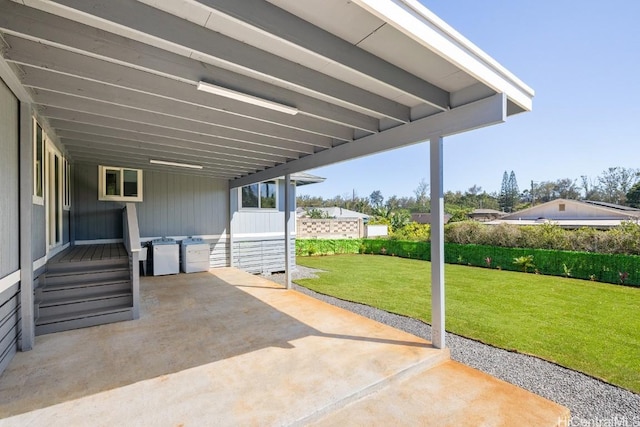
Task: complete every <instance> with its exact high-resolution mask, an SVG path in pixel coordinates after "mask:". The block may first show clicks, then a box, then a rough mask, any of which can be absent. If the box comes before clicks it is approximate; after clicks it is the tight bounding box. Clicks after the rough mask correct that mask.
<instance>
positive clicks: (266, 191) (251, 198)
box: [240, 181, 278, 209]
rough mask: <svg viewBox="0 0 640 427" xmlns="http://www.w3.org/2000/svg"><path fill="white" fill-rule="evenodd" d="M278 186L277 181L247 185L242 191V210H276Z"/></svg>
mask: <svg viewBox="0 0 640 427" xmlns="http://www.w3.org/2000/svg"><path fill="white" fill-rule="evenodd" d="M277 207H278V186H277V184H276V181H265V182H260V183H256V184H250V185H245V186H244V187H242V188H241V189H240V208H241V209H276V208H277Z"/></svg>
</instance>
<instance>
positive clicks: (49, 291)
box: [35, 277, 131, 301]
mask: <svg viewBox="0 0 640 427" xmlns="http://www.w3.org/2000/svg"><path fill="white" fill-rule="evenodd" d="M123 291H125V292H130V291H131V281H130V280H129V278H128V277H127V278H126V279H117V280H97V281H91V282H84V283H71V284H59V285H48V286H46V287H44V288H38V289H36V291H35V298H36V301H49V300H61V299H65V298H75V297H89V296H93V295H100V294H104V293H109V292H123Z"/></svg>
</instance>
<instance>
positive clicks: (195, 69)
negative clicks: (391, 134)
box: [5, 34, 379, 133]
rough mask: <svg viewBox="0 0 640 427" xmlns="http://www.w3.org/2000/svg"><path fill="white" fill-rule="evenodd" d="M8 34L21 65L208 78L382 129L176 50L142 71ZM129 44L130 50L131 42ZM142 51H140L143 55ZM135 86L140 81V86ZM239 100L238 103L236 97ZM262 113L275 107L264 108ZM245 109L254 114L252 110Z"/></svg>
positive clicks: (13, 57) (319, 115)
mask: <svg viewBox="0 0 640 427" xmlns="http://www.w3.org/2000/svg"><path fill="white" fill-rule="evenodd" d="M78 37H86V36H83V35H82V34H76V38H78ZM5 38H6V40H7V43H8V44H9V46H10V48H8V49H7V50H6V52H5V57H6V58H7V59H8V60H10V61H12V62H16V63H19V64H26V65H31V66H34V67H39V68H46V69H50V70H55V71H58V72H62V73H68V74H72V75H75V76H79V77H85V78H97V76H100V81H103V82H105V83H111V84H116V85H124V84H125V83H126V87H132V88H135V89H138V90H145V91H149V90H153V89H149V86H151V84H152V80H150V79H155V80H156V81H158V82H164V84H165V85H166V84H167V80H169V79H171V80H173V81H174V82H173V83H174V84H175V83H178V84H182V85H191V86H192V87H193V88H192V89H193V90H194V91H195V87H196V85H197V83H198V82H199V81H208V82H210V83H214V84H216V85H219V86H220V85H222V86H224V87H230V88H237V89H240V90H242V91H243V92H246V93H249V94H252V95H254V96H258V97H260V98H264V99H268V100H271V101H276V102H280V103H284V104H288V105H293V106H295V107H296V108H297V109H298V110H299V111H300V114H303V115H306V116H310V117H313V118H316V119H320V120H325V121H329V122H333V123H336V124H341V125H343V126H349V127H353V128H356V129H360V130H364V131H368V132H372V133H375V132H377V131H378V127H379V123H378V120H377V119H376V118H374V117H370V116H367V115H365V114H362V113H358V112H356V111H352V110H348V109H346V108H343V107H340V106H337V105H333V104H330V103H328V102H326V101H321V100H318V99H315V98H312V97H309V96H304V95H301V94H299V93H297V92H294V91H291V90H287V89H283V88H280V87H277V86H273V85H270V84H268V83H265V82H261V81H259V80H256V79H252V78H250V77H246V76H241V75H238V74H236V73H233V72H231V71H228V70H224V69H222V68H219V67H214V66H212V65H208V64H203V63H202V62H199V61H195V60H193V59H189V58H185V57H182V56H180V55H176V54H173V53H170V54H169V55H171V56H172V58H171V63H170V66H164V67H162V66H156V69H155V70H145V71H142V70H140V69H138V68H135V67H133V66H132V65H135V64H127V65H123V64H119V63H114V62H112V60H109V59H102V58H101V59H98V58H95V57H94V56H87V55H88V54H90V53H88V52H84V53H78V52H73V51H69V50H65V49H63V48H60V47H56V46H54V45H52V44H46V43H41V42H36V41H34V40H29V39H24V38H21V37H16V36H12V35H7V36H5ZM125 48H126V49H131V47H130V46H129V45H127V46H126V47H125ZM151 49H155V50H159V49H157V48H153V47H151ZM140 55H141V54H140V53H139V55H138V57H139V56H140ZM176 61H179V64H177V65H176V64H175V62H176ZM162 64H164V63H162ZM158 68H160V69H163V70H165V71H167V72H172V73H174V74H171V75H166V74H165V73H159V72H158ZM154 71H155V73H154ZM176 73H177V74H176ZM150 74H151V75H150ZM124 76H126V78H123V77H124ZM132 85H137V86H138V87H134V86H132ZM179 90H182V89H179ZM194 93H195V92H194ZM217 100H218V102H217V103H218V104H219V105H220V108H221V109H225V110H226V109H228V108H229V107H227V106H225V103H230V102H231V103H232V104H233V102H232V101H230V100H228V99H225V98H221V97H217ZM235 104H237V101H236V102H235ZM236 107H239V109H240V110H242V108H243V107H244V108H245V109H247V107H250V105H248V104H239V105H237V106H236ZM263 113H272V112H270V111H268V110H263ZM246 114H249V112H247V113H246ZM246 114H245V115H246ZM272 114H273V113H272Z"/></svg>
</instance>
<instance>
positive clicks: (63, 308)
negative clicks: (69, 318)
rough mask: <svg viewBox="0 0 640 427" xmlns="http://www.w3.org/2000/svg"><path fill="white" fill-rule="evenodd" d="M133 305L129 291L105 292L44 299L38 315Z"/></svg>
mask: <svg viewBox="0 0 640 427" xmlns="http://www.w3.org/2000/svg"><path fill="white" fill-rule="evenodd" d="M127 305H128V306H129V307H131V306H133V295H132V294H131V292H106V293H101V294H98V295H91V296H79V297H72V298H64V299H55V300H46V301H42V302H40V304H39V309H38V313H39V317H40V318H48V317H51V316H56V315H64V314H68V315H71V314H73V313H77V312H83V313H84V312H87V311H91V310H97V311H101V310H104V309H109V308H112V307H122V306H127Z"/></svg>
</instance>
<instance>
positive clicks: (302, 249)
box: [296, 239, 362, 256]
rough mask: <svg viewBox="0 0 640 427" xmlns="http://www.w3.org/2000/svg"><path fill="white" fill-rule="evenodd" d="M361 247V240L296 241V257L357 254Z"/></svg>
mask: <svg viewBox="0 0 640 427" xmlns="http://www.w3.org/2000/svg"><path fill="white" fill-rule="evenodd" d="M361 246H362V239H337V240H333V239H296V255H297V256H312V255H337V254H357V253H359V252H360V251H361Z"/></svg>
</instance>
